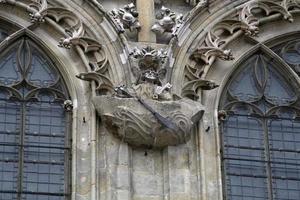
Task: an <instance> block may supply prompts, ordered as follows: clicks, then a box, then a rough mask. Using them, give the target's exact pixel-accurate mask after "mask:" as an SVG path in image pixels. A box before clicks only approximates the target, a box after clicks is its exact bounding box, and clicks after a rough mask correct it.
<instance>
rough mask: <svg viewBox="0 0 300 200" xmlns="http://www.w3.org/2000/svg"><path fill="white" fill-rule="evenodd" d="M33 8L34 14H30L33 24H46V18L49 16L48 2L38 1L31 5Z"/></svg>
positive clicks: (44, 0) (45, 0)
mask: <svg viewBox="0 0 300 200" xmlns="http://www.w3.org/2000/svg"><path fill="white" fill-rule="evenodd" d="M29 7H30V8H32V9H33V10H32V12H31V13H30V14H29V16H30V20H31V22H32V23H43V22H45V16H46V14H47V9H48V3H47V0H37V1H35V2H33V3H31V4H30V5H29Z"/></svg>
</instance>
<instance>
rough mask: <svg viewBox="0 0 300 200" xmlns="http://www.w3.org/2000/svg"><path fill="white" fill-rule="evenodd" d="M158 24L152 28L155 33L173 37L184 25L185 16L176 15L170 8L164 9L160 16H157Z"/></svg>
mask: <svg viewBox="0 0 300 200" xmlns="http://www.w3.org/2000/svg"><path fill="white" fill-rule="evenodd" d="M157 20H158V21H157V22H156V23H155V24H154V25H153V26H152V29H151V30H152V31H153V32H155V33H159V34H163V33H171V34H172V35H173V36H175V35H176V34H177V30H178V29H179V27H180V26H181V24H182V23H183V15H182V14H179V15H176V14H175V12H173V11H171V10H170V9H169V8H166V7H164V6H163V7H162V8H161V12H160V14H159V15H158V16H157Z"/></svg>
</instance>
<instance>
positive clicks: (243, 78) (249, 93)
mask: <svg viewBox="0 0 300 200" xmlns="http://www.w3.org/2000/svg"><path fill="white" fill-rule="evenodd" d="M256 59H257V58H256V57H254V58H252V59H250V61H249V62H247V63H246V66H245V69H244V70H243V71H242V72H241V73H240V74H239V75H238V76H237V77H235V79H233V81H232V82H231V84H230V87H229V92H230V93H231V95H232V96H233V97H235V98H236V99H237V100H239V101H247V102H252V101H254V100H258V99H260V97H261V92H260V91H259V88H257V84H256V79H255V76H254V73H253V72H254V68H253V63H255V60H256ZM240 83H243V84H240Z"/></svg>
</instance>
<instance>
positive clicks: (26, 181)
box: [0, 37, 70, 200]
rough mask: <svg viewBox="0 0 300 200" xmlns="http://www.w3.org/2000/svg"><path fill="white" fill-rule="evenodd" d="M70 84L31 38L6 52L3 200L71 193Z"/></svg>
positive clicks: (0, 149) (0, 62)
mask: <svg viewBox="0 0 300 200" xmlns="http://www.w3.org/2000/svg"><path fill="white" fill-rule="evenodd" d="M66 99H68V95H67V92H66V87H65V84H64V82H63V80H62V78H61V77H60V75H59V73H58V71H57V70H56V69H55V67H54V66H53V64H52V62H51V61H50V60H49V59H48V58H47V57H46V56H45V55H44V54H43V53H42V51H41V50H40V49H39V48H38V47H37V46H36V45H35V44H34V42H32V41H31V40H30V39H29V38H26V37H23V38H22V39H19V40H18V41H17V42H15V43H14V44H12V45H11V46H10V48H8V49H5V50H2V54H1V56H0V199H1V200H13V199H16V200H21V199H22V200H25V199H26V200H65V199H69V197H70V188H69V184H70V181H69V178H70V169H69V166H70V137H69V135H70V134H69V129H70V116H69V115H70V113H68V112H66V111H65V109H64V106H63V103H64V101H65V100H66Z"/></svg>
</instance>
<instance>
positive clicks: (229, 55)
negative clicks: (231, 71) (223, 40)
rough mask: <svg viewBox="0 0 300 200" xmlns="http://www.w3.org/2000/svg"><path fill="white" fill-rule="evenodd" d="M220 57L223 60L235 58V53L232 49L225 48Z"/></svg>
mask: <svg viewBox="0 0 300 200" xmlns="http://www.w3.org/2000/svg"><path fill="white" fill-rule="evenodd" d="M219 58H220V59H222V60H234V57H233V54H232V52H231V50H230V49H226V50H224V51H223V52H222V54H221V55H220V56H219Z"/></svg>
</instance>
